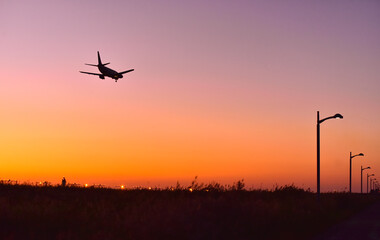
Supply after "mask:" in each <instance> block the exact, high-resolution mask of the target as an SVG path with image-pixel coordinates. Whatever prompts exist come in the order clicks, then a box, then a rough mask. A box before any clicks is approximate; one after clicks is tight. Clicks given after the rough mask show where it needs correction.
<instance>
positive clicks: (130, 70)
mask: <svg viewBox="0 0 380 240" xmlns="http://www.w3.org/2000/svg"><path fill="white" fill-rule="evenodd" d="M134 70H135V69H129V70H127V71H124V72H119V74H124V73H129V72H132V71H134Z"/></svg>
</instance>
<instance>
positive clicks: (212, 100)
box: [0, 0, 380, 191]
mask: <svg viewBox="0 0 380 240" xmlns="http://www.w3.org/2000/svg"><path fill="white" fill-rule="evenodd" d="M379 23H380V2H378V1H359V0H357V1H355V0H353V1H223V0H221V1H140V0H139V1H137V0H136V1H50V0H49V1H48V0H36V1H27V0H25V1H22V0H20V1H11V0H9V1H7V0H3V1H0V36H1V38H0V69H1V81H0V110H1V118H0V131H1V135H0V179H15V180H19V181H29V182H35V181H45V180H47V181H51V182H52V183H58V182H60V180H61V178H62V176H65V177H66V178H67V180H68V182H77V183H89V184H93V183H96V184H106V185H108V186H116V185H120V184H126V185H127V186H135V185H142V186H148V185H149V186H161V187H164V186H169V185H175V184H176V181H177V180H178V181H180V183H183V184H188V183H189V182H190V181H191V180H192V179H193V178H194V176H198V178H199V181H201V182H209V181H213V180H214V181H218V182H221V183H223V184H231V183H232V182H234V181H237V180H239V179H242V178H244V179H245V182H246V185H247V187H254V188H259V187H263V188H272V186H273V185H274V184H279V185H283V184H292V183H294V184H295V185H297V186H300V187H304V188H308V187H310V188H311V189H312V190H315V189H316V112H317V111H318V110H319V111H320V115H321V117H322V118H324V117H328V116H330V115H334V114H335V113H337V112H339V113H341V114H342V115H343V116H344V119H343V120H329V121H326V122H324V123H323V124H322V125H321V190H322V191H333V190H339V191H342V190H347V188H348V181H349V178H348V173H349V154H350V151H352V152H353V153H354V154H357V153H359V152H363V153H364V154H365V157H358V158H355V159H354V162H353V190H354V191H360V165H363V166H368V165H370V166H371V167H372V168H373V170H371V171H368V172H369V173H375V174H376V175H378V178H379V179H380V141H379V139H380V94H379V92H380V79H379V76H380V44H379V43H380V28H379ZM98 50H99V51H100V53H101V56H102V60H103V62H109V61H110V62H111V64H110V65H109V66H110V67H111V68H113V69H115V70H118V71H122V70H127V69H130V68H134V69H135V71H134V72H132V73H129V74H126V75H125V78H123V79H121V80H120V81H118V82H117V83H115V82H114V81H112V80H111V79H107V80H105V81H102V80H101V79H99V78H97V77H96V76H90V75H85V74H80V73H79V72H78V71H95V72H96V71H97V69H96V68H93V67H90V66H86V65H84V63H96V61H97V59H96V51H98Z"/></svg>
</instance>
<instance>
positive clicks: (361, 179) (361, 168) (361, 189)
mask: <svg viewBox="0 0 380 240" xmlns="http://www.w3.org/2000/svg"><path fill="white" fill-rule="evenodd" d="M366 169H371V167H366V168H363V166H360V170H361V172H360V193H363V170H366Z"/></svg>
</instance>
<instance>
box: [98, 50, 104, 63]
mask: <svg viewBox="0 0 380 240" xmlns="http://www.w3.org/2000/svg"><path fill="white" fill-rule="evenodd" d="M98 65H99V66H100V65H103V64H102V60H101V59H100V54H99V51H98Z"/></svg>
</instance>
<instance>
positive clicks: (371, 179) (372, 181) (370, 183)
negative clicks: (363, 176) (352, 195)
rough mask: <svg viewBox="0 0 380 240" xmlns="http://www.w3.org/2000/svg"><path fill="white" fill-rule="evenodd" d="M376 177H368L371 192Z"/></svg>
mask: <svg viewBox="0 0 380 240" xmlns="http://www.w3.org/2000/svg"><path fill="white" fill-rule="evenodd" d="M375 180H376V178H369V192H372V191H373V190H374V185H375Z"/></svg>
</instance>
